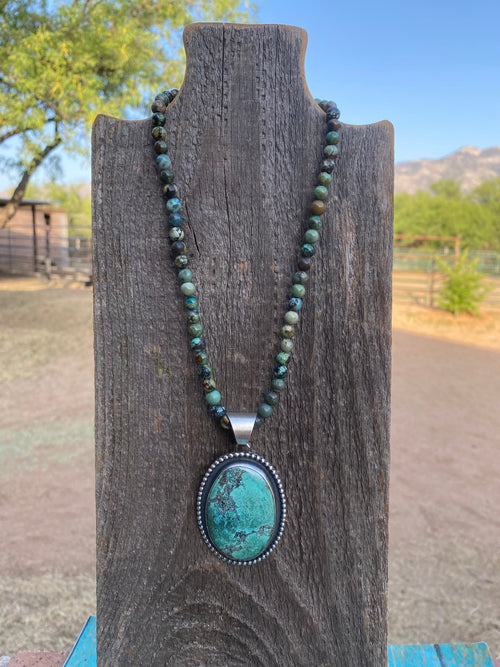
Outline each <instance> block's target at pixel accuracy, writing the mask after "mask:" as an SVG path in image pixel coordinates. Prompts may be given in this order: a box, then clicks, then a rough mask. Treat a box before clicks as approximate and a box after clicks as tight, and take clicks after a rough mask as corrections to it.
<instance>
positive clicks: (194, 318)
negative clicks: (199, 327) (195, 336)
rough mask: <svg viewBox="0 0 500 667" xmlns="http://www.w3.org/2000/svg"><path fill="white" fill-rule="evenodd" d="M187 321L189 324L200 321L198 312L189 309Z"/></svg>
mask: <svg viewBox="0 0 500 667" xmlns="http://www.w3.org/2000/svg"><path fill="white" fill-rule="evenodd" d="M187 321H188V323H189V324H196V323H197V322H199V321H200V313H199V312H198V311H197V310H190V311H189V312H188V316H187Z"/></svg>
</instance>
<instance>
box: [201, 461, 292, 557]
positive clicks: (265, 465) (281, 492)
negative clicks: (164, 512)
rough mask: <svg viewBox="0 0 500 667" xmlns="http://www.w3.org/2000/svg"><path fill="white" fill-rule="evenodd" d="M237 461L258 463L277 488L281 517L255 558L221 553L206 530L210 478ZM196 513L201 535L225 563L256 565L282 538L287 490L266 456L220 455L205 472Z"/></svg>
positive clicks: (277, 502)
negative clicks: (268, 542)
mask: <svg viewBox="0 0 500 667" xmlns="http://www.w3.org/2000/svg"><path fill="white" fill-rule="evenodd" d="M236 461H240V462H242V461H247V462H248V463H252V464H257V465H258V466H260V467H261V468H264V469H265V472H267V473H268V474H269V475H270V477H271V478H272V480H273V481H274V485H275V490H276V504H277V505H279V507H278V513H279V517H278V520H277V528H276V530H275V532H274V538H273V540H272V542H271V543H270V544H269V545H268V546H267V547H266V549H265V551H263V552H262V553H261V554H260V555H259V556H258V557H257V558H253V559H251V560H238V559H236V558H228V556H225V555H224V554H223V553H221V552H220V551H219V550H218V549H217V547H216V546H215V545H214V544H213V542H212V541H211V539H210V537H209V535H208V532H207V530H206V522H205V516H204V511H205V507H204V504H205V503H204V496H205V499H206V495H207V494H205V489H206V487H207V483H208V482H209V480H210V481H212V480H215V478H216V477H217V475H218V470H217V469H218V468H223V467H225V466H226V465H228V464H229V463H231V462H236ZM196 515H197V519H198V526H199V527H200V531H201V535H202V537H203V540H204V541H205V544H206V545H207V546H208V548H209V549H210V551H212V552H213V553H214V554H215V555H216V556H217V557H218V558H219V559H220V560H222V561H224V562H225V563H229V564H230V565H255V564H256V563H260V562H261V561H262V560H264V558H266V557H267V556H269V554H270V553H271V552H272V551H273V549H274V548H275V547H276V545H277V544H278V542H279V540H280V539H281V536H282V534H283V530H284V527H285V519H286V499H285V492H284V489H283V484H282V482H281V479H280V477H279V475H278V472H277V470H276V468H274V466H272V465H271V464H270V463H269V461H266V459H265V458H263V457H262V456H259V455H258V454H254V453H252V452H232V453H231V454H224V456H220V457H219V458H218V459H217V460H216V461H214V462H213V463H212V465H211V466H210V468H209V469H208V470H207V472H206V473H205V476H204V477H203V480H202V482H201V485H200V490H199V491H198V499H197V503H196Z"/></svg>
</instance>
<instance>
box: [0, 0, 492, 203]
mask: <svg viewBox="0 0 500 667" xmlns="http://www.w3.org/2000/svg"><path fill="white" fill-rule="evenodd" d="M258 20H259V22H260V23H283V24H288V25H297V26H300V27H302V28H304V29H305V30H306V31H307V33H308V37H309V41H308V47H307V52H306V62H305V69H306V78H307V82H308V85H309V89H310V91H311V93H312V95H313V96H314V97H325V98H329V99H334V100H335V101H336V102H337V104H338V105H339V107H340V109H341V111H342V120H343V121H344V122H346V123H352V124H355V125H359V124H365V123H374V122H377V121H379V120H383V119H388V120H390V121H391V122H392V123H393V124H394V127H395V154H396V161H397V162H401V161H405V160H413V159H419V158H439V157H442V156H444V155H447V154H448V153H451V152H453V151H455V150H457V149H458V148H460V147H461V146H464V145H473V146H476V147H478V148H486V147H488V146H496V145H500V1H499V0H477V1H476V2H474V3H470V2H464V1H463V0H455V1H453V2H452V1H451V0H434V1H431V0H421V1H420V2H415V1H414V0H400V1H397V0H386V1H384V0H379V1H378V2H377V1H376V0H374V1H372V2H367V1H366V0H351V2H346V3H337V2H334V1H332V0H316V1H315V2H300V1H298V0H287V1H286V0H261V1H260V2H258ZM63 166H64V171H65V173H66V181H68V182H71V181H78V180H80V181H81V180H83V181H88V180H90V173H89V168H88V165H86V164H85V163H84V161H82V160H80V161H79V160H77V159H76V160H75V159H74V158H71V159H66V158H65V159H64V160H63ZM40 176H41V177H42V178H43V174H41V175H40ZM39 178H40V177H39ZM8 185H9V183H8V182H7V181H6V179H5V177H4V176H3V175H2V174H0V190H1V189H3V188H5V187H7V186H8Z"/></svg>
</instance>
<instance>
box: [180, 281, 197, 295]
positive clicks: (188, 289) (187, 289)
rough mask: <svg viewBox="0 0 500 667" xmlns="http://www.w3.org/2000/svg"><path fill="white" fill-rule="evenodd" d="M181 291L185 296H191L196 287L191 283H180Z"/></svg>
mask: <svg viewBox="0 0 500 667" xmlns="http://www.w3.org/2000/svg"><path fill="white" fill-rule="evenodd" d="M181 292H182V293H183V294H184V295H185V296H193V294H194V293H195V292H196V287H195V286H194V285H193V283H182V285H181Z"/></svg>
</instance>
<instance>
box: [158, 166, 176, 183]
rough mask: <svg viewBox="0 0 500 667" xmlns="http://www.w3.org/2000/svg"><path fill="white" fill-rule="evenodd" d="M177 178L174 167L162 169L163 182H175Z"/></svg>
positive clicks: (161, 179) (161, 178)
mask: <svg viewBox="0 0 500 667" xmlns="http://www.w3.org/2000/svg"><path fill="white" fill-rule="evenodd" d="M174 179H175V176H174V172H173V171H172V169H162V170H161V171H160V181H161V182H162V183H173V182H174Z"/></svg>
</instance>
